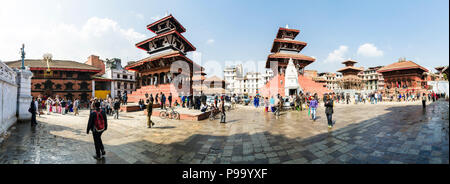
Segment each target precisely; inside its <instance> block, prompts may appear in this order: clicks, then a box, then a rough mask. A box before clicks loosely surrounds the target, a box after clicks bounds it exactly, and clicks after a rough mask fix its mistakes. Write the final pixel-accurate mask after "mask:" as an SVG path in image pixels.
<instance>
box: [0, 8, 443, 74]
mask: <svg viewBox="0 0 450 184" xmlns="http://www.w3.org/2000/svg"><path fill="white" fill-rule="evenodd" d="M166 14H172V15H173V16H174V17H175V18H176V19H177V20H178V21H179V22H180V23H181V24H182V25H183V26H184V27H185V28H186V32H185V33H183V36H184V37H186V39H187V40H189V41H190V42H191V43H192V44H193V45H194V46H195V47H196V48H197V50H196V51H195V53H192V52H191V53H189V54H188V57H190V58H191V59H194V60H195V61H196V62H198V63H199V64H201V65H202V66H204V67H205V68H206V73H208V76H212V75H217V76H219V77H222V76H223V68H224V67H225V66H228V65H233V64H238V63H241V64H243V65H244V68H245V70H246V71H258V72H263V71H264V65H265V62H266V59H267V56H268V55H269V54H270V49H271V47H272V43H273V40H274V38H275V35H276V33H277V31H278V28H279V27H286V25H288V27H289V28H293V29H299V30H300V34H299V35H298V36H297V38H296V40H299V41H303V42H307V43H308V45H307V46H306V47H305V48H304V49H303V50H302V52H301V53H302V54H304V55H307V56H312V57H314V58H316V61H315V62H314V63H312V64H310V65H308V66H307V67H306V69H308V70H317V71H318V72H336V71H337V70H338V69H339V68H342V67H343V64H341V62H342V61H344V60H346V59H353V60H356V61H358V63H357V64H356V66H364V67H365V68H367V67H372V66H379V65H388V64H391V63H394V62H396V61H398V59H399V58H406V59H407V60H412V61H414V62H416V63H418V64H419V65H422V66H424V67H426V68H428V69H430V70H432V71H433V70H434V69H433V68H434V67H436V66H442V65H448V63H449V1H448V0H395V1H391V0H376V1H375V0H364V1H360V0H315V1H312V0H293V1H283V0H280V1H263V0H246V1H238V0H217V1H211V0H192V1H173V0H165V1H149V0H127V1H115V0H96V1H91V0H90V1H87V0H73V1H72V0H40V1H34V0H29V1H25V0H15V1H7V0H0V60H2V61H11V60H18V59H20V54H19V51H20V47H21V45H22V43H24V44H25V52H26V58H27V59H38V58H42V55H43V54H44V53H51V54H52V55H53V58H54V59H65V60H74V61H78V62H85V61H86V60H87V57H88V56H89V55H92V54H93V55H97V56H100V58H101V59H106V58H120V59H122V65H126V63H127V62H128V61H136V60H140V59H143V58H145V57H147V56H148V54H147V53H145V52H144V51H143V50H141V49H138V48H136V47H135V44H136V43H138V42H140V41H143V40H145V39H147V38H150V37H152V36H155V34H154V33H152V32H150V31H149V30H147V29H146V25H148V24H150V23H152V22H154V21H156V20H158V19H160V18H162V17H164V16H165V15H166ZM194 56H195V57H194Z"/></svg>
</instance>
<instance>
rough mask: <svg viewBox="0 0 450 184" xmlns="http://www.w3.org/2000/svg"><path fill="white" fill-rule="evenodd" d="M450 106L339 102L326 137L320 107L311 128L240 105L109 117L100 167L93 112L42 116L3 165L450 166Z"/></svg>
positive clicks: (14, 142)
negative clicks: (213, 116)
mask: <svg viewBox="0 0 450 184" xmlns="http://www.w3.org/2000/svg"><path fill="white" fill-rule="evenodd" d="M448 109H449V103H448V102H447V101H438V102H435V103H432V104H429V105H428V107H427V109H426V110H423V109H422V107H421V105H420V102H406V103H390V102H386V103H380V104H377V105H372V104H361V105H344V104H336V107H335V114H334V116H333V119H334V121H336V122H335V128H334V129H333V130H332V131H331V132H329V131H328V129H327V124H326V117H325V114H324V109H323V107H320V108H319V109H318V112H317V115H318V120H317V121H315V122H313V121H312V120H310V118H309V117H307V112H305V111H303V112H283V113H282V114H281V116H280V117H279V118H277V117H275V116H273V114H271V113H264V112H262V109H257V110H256V109H254V107H239V108H238V109H237V110H233V111H230V112H228V113H227V122H228V123H226V124H220V123H219V120H216V121H209V120H205V121H200V122H189V121H175V120H162V119H159V118H156V117H155V118H154V121H155V122H156V127H154V128H152V129H148V128H146V123H145V118H146V117H145V116H144V115H143V114H142V112H134V113H122V114H121V117H120V119H119V120H114V119H113V118H112V117H109V119H108V120H109V127H108V130H107V131H106V132H105V133H104V134H103V137H102V138H103V143H104V144H105V149H106V152H107V153H106V159H104V160H103V161H96V160H94V159H93V158H92V155H94V152H95V151H94V145H93V140H92V135H91V134H90V135H87V134H86V123H87V118H88V117H87V115H88V111H86V110H84V111H82V112H81V115H80V116H73V115H59V114H52V115H42V116H41V117H39V118H38V122H39V125H38V126H37V127H35V128H31V127H30V126H29V124H17V125H15V127H14V128H13V129H12V130H11V136H9V137H8V138H7V139H5V140H4V141H3V142H2V143H1V147H0V163H3V164H6V163H10V164H16V163H17V164H22V163H23V164H37V163H42V164H45V163H58V164H59V163H87V164H95V163H118V164H129V163H131V164H151V163H165V164H177V163H199V164H229V163H254V164H279V163H282V164H324V163H333V164H335V163H336V164H339V163H350V164H366V163H368V164H410V163H417V164H448V163H449V144H448V143H449V137H448V120H449V110H448Z"/></svg>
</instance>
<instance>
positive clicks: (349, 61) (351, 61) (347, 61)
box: [342, 59, 357, 64]
mask: <svg viewBox="0 0 450 184" xmlns="http://www.w3.org/2000/svg"><path fill="white" fill-rule="evenodd" d="M345 63H357V62H356V61H353V60H351V59H349V60H346V61H344V62H342V64H345Z"/></svg>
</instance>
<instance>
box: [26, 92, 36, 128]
mask: <svg viewBox="0 0 450 184" xmlns="http://www.w3.org/2000/svg"><path fill="white" fill-rule="evenodd" d="M36 111H37V108H36V104H35V98H34V97H33V99H32V100H31V104H30V108H29V109H28V112H30V113H31V126H35V125H37V122H36Z"/></svg>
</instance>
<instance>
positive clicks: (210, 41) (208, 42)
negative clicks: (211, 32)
mask: <svg viewBox="0 0 450 184" xmlns="http://www.w3.org/2000/svg"><path fill="white" fill-rule="evenodd" d="M214 42H215V40H214V39H209V40H207V41H206V43H207V44H213V43H214Z"/></svg>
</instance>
